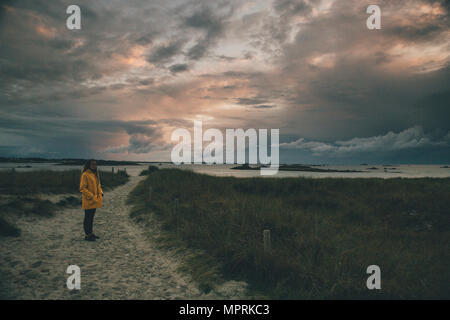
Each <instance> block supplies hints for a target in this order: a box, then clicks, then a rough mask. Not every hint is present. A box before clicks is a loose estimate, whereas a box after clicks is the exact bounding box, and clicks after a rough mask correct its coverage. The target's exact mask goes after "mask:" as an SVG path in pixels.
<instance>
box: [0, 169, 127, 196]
mask: <svg viewBox="0 0 450 320" xmlns="http://www.w3.org/2000/svg"><path fill="white" fill-rule="evenodd" d="M99 171H100V180H101V183H102V188H103V189H104V190H108V189H112V188H114V187H117V186H119V185H122V184H124V183H126V182H127V181H128V177H129V176H128V174H127V173H126V172H123V171H120V172H119V173H117V172H116V173H114V174H113V173H112V172H110V171H102V170H101V168H100V169H99ZM80 177H81V172H80V170H64V171H53V170H36V171H26V172H21V171H15V172H13V171H11V170H0V194H27V195H28V194H33V193H55V194H61V193H79V187H80Z"/></svg>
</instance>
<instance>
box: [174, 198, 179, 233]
mask: <svg viewBox="0 0 450 320" xmlns="http://www.w3.org/2000/svg"><path fill="white" fill-rule="evenodd" d="M178 206H179V201H178V198H175V206H174V209H173V211H174V213H175V219H176V221H177V237H178V234H179V225H180V219H179V214H178Z"/></svg>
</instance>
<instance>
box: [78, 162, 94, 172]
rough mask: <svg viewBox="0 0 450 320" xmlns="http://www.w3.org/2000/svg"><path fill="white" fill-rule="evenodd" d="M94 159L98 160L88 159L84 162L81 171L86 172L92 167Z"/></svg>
mask: <svg viewBox="0 0 450 320" xmlns="http://www.w3.org/2000/svg"><path fill="white" fill-rule="evenodd" d="M92 161H96V160H95V159H89V160H87V161H86V162H85V163H84V166H83V170H82V171H81V173H83V172H85V171H86V170H87V169H90V168H91V162H92Z"/></svg>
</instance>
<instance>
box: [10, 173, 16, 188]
mask: <svg viewBox="0 0 450 320" xmlns="http://www.w3.org/2000/svg"><path fill="white" fill-rule="evenodd" d="M15 173H16V169H14V168H11V186H12V187H14V179H15Z"/></svg>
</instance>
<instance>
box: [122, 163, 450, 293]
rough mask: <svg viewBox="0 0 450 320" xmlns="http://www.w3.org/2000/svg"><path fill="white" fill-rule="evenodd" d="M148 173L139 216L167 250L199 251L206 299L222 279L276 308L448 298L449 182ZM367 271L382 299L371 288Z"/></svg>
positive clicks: (196, 263)
mask: <svg viewBox="0 0 450 320" xmlns="http://www.w3.org/2000/svg"><path fill="white" fill-rule="evenodd" d="M148 173H149V174H148V178H147V179H146V180H144V181H143V182H142V183H141V184H140V185H138V187H137V188H136V189H135V190H134V191H133V192H132V193H131V194H130V197H129V202H130V203H132V204H134V209H133V211H132V212H131V216H132V217H133V218H134V219H137V220H142V219H145V217H146V216H147V215H154V216H155V217H156V218H157V221H158V222H159V223H161V226H162V229H163V230H164V232H163V236H161V237H159V238H160V242H162V243H165V244H166V245H168V246H180V247H182V246H186V247H189V248H191V249H196V250H198V252H201V253H199V254H198V255H196V256H189V257H186V259H185V261H184V268H185V269H186V270H189V271H190V272H191V273H192V275H193V278H194V279H196V280H197V281H198V282H199V283H200V284H201V286H202V287H204V288H206V289H205V290H208V288H211V287H212V286H213V285H214V282H215V281H219V279H220V278H221V277H223V278H225V279H236V280H245V281H247V282H248V283H249V285H250V289H251V290H253V291H254V292H259V293H262V295H263V296H264V297H268V298H273V299H341V298H342V299H406V298H409V299H423V298H446V299H448V298H450V289H449V284H450V269H449V264H450V250H449V246H448V244H449V243H450V212H449V210H450V209H449V208H450V196H449V195H450V194H449V190H450V179H401V178H398V179H386V180H384V179H331V178H330V179H310V178H283V179H267V178H245V179H243V178H234V177H212V176H207V175H201V174H196V173H193V172H190V171H184V170H177V169H163V170H154V171H153V172H151V173H150V170H149V172H148ZM149 185H151V188H152V193H151V197H150V198H149V195H148V194H149V192H148V186H149ZM175 199H178V201H177V200H175ZM265 229H267V230H271V238H272V251H271V253H270V254H268V253H264V250H263V230H265ZM369 265H378V266H380V268H381V279H382V280H381V285H382V289H381V290H368V289H367V287H366V280H367V278H368V277H369V275H368V274H367V273H366V269H367V267H368V266H369Z"/></svg>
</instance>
